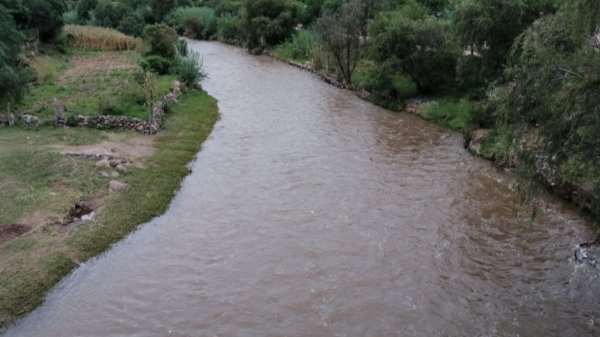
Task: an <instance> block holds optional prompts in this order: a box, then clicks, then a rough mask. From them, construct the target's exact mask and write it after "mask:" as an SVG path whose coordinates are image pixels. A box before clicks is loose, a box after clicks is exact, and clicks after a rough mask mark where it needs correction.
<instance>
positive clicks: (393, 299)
mask: <svg viewBox="0 0 600 337" xmlns="http://www.w3.org/2000/svg"><path fill="white" fill-rule="evenodd" d="M190 46H191V48H193V49H194V50H196V51H198V52H199V53H201V54H202V55H203V56H204V67H205V69H206V71H207V72H208V74H209V77H208V79H206V80H205V81H204V84H203V86H204V88H205V89H206V90H207V91H208V92H209V93H210V94H211V95H213V96H214V97H216V98H217V99H218V100H219V108H220V110H221V113H222V118H221V120H220V121H219V123H218V124H217V126H216V128H215V130H214V132H213V134H212V136H211V137H210V139H209V140H208V141H207V142H206V143H205V145H204V148H203V150H202V151H201V152H200V153H199V155H198V158H197V160H195V162H193V163H192V164H191V167H192V169H193V173H192V174H191V175H190V176H188V177H187V179H186V180H185V181H184V183H183V185H182V187H181V190H180V191H179V193H178V194H177V196H176V198H175V199H174V200H173V202H172V204H171V206H170V208H169V210H168V211H167V212H166V213H165V214H164V215H163V216H161V217H158V218H156V219H154V220H153V221H151V222H150V223H148V224H145V225H144V226H142V227H141V228H140V229H139V230H138V231H136V232H135V233H133V234H132V235H130V236H128V237H127V238H125V239H124V240H123V241H121V242H120V243H119V244H117V245H115V246H114V247H113V248H112V249H111V250H109V251H108V252H106V253H105V254H102V255H101V256H99V257H97V258H95V259H92V260H91V261H89V262H87V263H85V264H83V265H82V266H81V267H79V268H78V269H77V270H75V271H74V272H73V273H72V274H71V275H70V276H68V277H67V278H65V279H64V280H63V281H62V282H61V283H60V284H59V285H58V286H57V287H56V288H55V290H54V291H52V293H51V294H50V295H49V296H48V298H47V300H46V302H45V303H44V304H43V305H42V306H41V307H39V308H38V309H37V310H35V311H34V312H33V313H31V314H30V315H28V316H27V317H25V318H24V319H23V320H21V321H20V322H18V323H17V324H16V325H15V326H13V327H11V328H10V329H8V330H7V331H5V333H4V336H5V337H12V336H27V337H35V336H44V337H50V336H57V337H58V336H61V337H62V336H65V337H66V336H86V337H87V336H102V337H106V336H156V337H159V336H160V337H163V336H256V337H258V336H261V337H266V336H297V337H304V336H424V337H425V336H428V337H429V336H561V337H564V336H600V282H599V281H600V277H599V273H598V271H597V270H596V269H594V268H592V267H590V266H588V265H586V264H581V265H578V264H576V263H575V262H574V261H573V258H572V255H573V249H574V247H575V245H576V244H577V243H579V242H582V241H585V240H586V239H590V238H591V237H592V236H593V234H592V231H591V229H590V226H589V225H588V224H586V221H585V219H583V218H581V217H579V216H578V215H577V214H576V213H575V212H574V210H573V209H572V208H571V207H570V206H569V205H567V204H565V203H563V202H561V201H559V200H557V199H555V198H553V197H549V196H543V197H541V199H540V201H539V203H540V205H541V212H540V213H541V214H540V216H539V217H538V219H537V220H536V221H535V222H533V223H531V222H530V221H529V216H528V213H527V212H524V211H520V212H516V211H515V207H514V206H515V201H516V195H515V193H514V192H513V191H511V185H512V184H513V178H512V177H511V175H510V174H508V173H506V172H503V171H500V170H498V169H497V168H494V167H493V166H492V165H491V164H490V163H489V162H486V161H483V160H480V159H478V158H475V157H473V156H471V155H470V154H469V153H468V152H466V151H465V150H464V149H463V139H462V137H461V136H460V135H458V134H455V133H452V132H449V131H448V130H446V129H443V128H440V127H437V126H435V125H432V124H430V123H428V122H425V121H423V120H421V119H419V118H417V117H414V116H411V115H407V114H402V113H400V114H398V113H392V112H389V111H386V110H384V109H381V108H378V107H376V106H373V105H372V104H369V103H367V102H364V101H362V100H360V99H358V98H356V97H355V96H354V95H353V94H351V93H349V92H346V91H343V90H339V89H337V88H334V87H332V86H329V85H327V84H325V83H323V82H322V81H320V80H319V79H318V78H317V77H315V76H313V75H311V74H309V73H308V72H305V71H302V70H299V69H296V68H293V67H291V66H288V65H286V64H283V63H281V62H278V61H275V60H273V59H271V58H269V57H264V56H259V57H257V56H251V55H248V54H247V53H245V52H244V51H242V50H241V49H238V48H235V47H231V46H226V45H223V44H220V43H216V42H190Z"/></svg>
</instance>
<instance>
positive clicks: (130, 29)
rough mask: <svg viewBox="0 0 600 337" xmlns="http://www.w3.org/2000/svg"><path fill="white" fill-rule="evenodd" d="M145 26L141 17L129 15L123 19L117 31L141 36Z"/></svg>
mask: <svg viewBox="0 0 600 337" xmlns="http://www.w3.org/2000/svg"><path fill="white" fill-rule="evenodd" d="M145 25H146V23H145V22H144V19H142V17H140V16H139V15H137V14H134V13H130V14H128V15H127V16H125V17H124V18H123V20H122V21H121V22H120V23H119V26H118V27H117V29H118V30H119V31H120V32H122V33H125V34H127V35H131V36H141V35H142V33H143V32H144V26H145Z"/></svg>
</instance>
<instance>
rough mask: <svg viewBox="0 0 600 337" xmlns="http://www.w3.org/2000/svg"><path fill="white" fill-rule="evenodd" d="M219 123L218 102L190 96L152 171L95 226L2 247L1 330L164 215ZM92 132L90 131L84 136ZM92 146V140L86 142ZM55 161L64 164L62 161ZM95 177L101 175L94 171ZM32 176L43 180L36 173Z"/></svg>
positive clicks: (135, 179) (111, 203)
mask: <svg viewBox="0 0 600 337" xmlns="http://www.w3.org/2000/svg"><path fill="white" fill-rule="evenodd" d="M217 118H218V111H217V105H216V101H215V100H214V99H212V98H211V97H210V96H208V95H207V94H206V93H205V92H199V91H193V92H190V93H187V94H185V95H184V96H183V97H182V99H181V100H180V103H179V104H177V105H176V106H174V107H173V109H172V111H171V112H170V113H169V114H168V117H167V121H166V125H165V130H164V131H162V132H161V133H160V134H159V136H157V139H156V142H155V145H154V147H155V153H154V155H152V156H151V157H150V158H148V161H147V163H148V167H147V168H145V169H135V170H133V171H132V172H131V173H130V174H129V175H127V177H126V178H125V180H124V181H125V182H126V183H128V184H129V185H130V186H129V188H128V189H127V190H126V191H124V192H122V193H120V194H112V195H111V196H109V197H108V202H107V205H106V206H105V208H104V209H103V210H102V211H101V213H100V214H99V215H98V216H97V218H96V219H95V220H94V221H92V222H89V223H87V224H86V225H82V226H81V227H79V228H77V229H76V230H73V231H71V232H70V233H68V234H60V233H58V232H57V231H55V230H54V229H53V228H51V227H46V228H42V229H41V230H38V231H34V232H33V233H28V234H27V235H24V236H23V237H21V238H19V239H15V240H11V241H8V242H5V243H2V244H0V254H1V255H2V257H3V261H2V263H1V264H0V266H1V269H0V326H4V325H6V324H8V323H10V322H12V321H13V320H15V319H16V318H18V317H19V316H21V315H23V314H25V313H27V312H29V311H30V310H32V309H34V308H35V307H36V306H38V305H39V304H41V302H42V301H43V297H44V294H45V293H46V292H47V291H48V290H49V289H50V288H51V287H52V286H53V285H54V284H56V282H58V281H59V280H60V279H61V278H62V277H63V276H65V275H66V274H67V273H69V272H70V271H71V270H72V269H73V268H74V267H75V266H76V262H75V261H82V260H85V259H87V258H89V257H92V256H94V255H96V254H98V253H100V252H102V251H104V250H105V249H106V248H108V247H109V246H110V244H112V243H114V242H116V241H118V240H119V239H121V238H122V237H123V236H124V235H126V234H127V233H129V232H130V231H132V230H133V229H135V228H136V226H137V225H138V224H140V223H143V222H145V221H148V220H150V219H151V218H152V217H154V216H156V215H159V214H161V213H162V212H164V210H165V209H166V207H167V206H168V203H169V202H170V200H171V198H172V197H173V195H174V193H175V192H176V190H177V188H178V187H179V185H180V183H181V181H182V179H183V178H184V177H185V176H186V175H187V174H188V173H189V170H188V168H187V166H186V165H187V164H188V163H189V162H190V161H191V160H192V159H193V158H194V156H195V154H196V153H197V151H198V150H199V148H200V145H201V143H202V142H203V141H204V140H205V139H206V137H207V136H208V135H209V133H210V132H211V130H212V127H213V125H214V123H215V122H216V120H217ZM43 132H46V131H43ZM47 132H48V133H49V134H52V132H55V131H47ZM86 132H89V130H85V132H83V133H86ZM92 132H93V133H95V131H92ZM39 137H40V139H41V138H43V135H40V136H39ZM95 137H96V136H92V138H95ZM77 139H79V138H77ZM87 140H88V139H86V137H82V139H80V141H82V142H87ZM75 142H77V141H75ZM49 156H50V158H53V159H58V157H56V155H52V154H49ZM59 162H61V161H60V160H59ZM15 165H16V164H15ZM40 165H41V164H40ZM15 167H16V166H15ZM51 171H54V170H51ZM92 172H95V171H93V169H92ZM32 174H33V176H36V175H37V174H36V172H34V171H32ZM50 176H52V174H50ZM35 179H36V180H38V179H46V178H37V177H36V178H35ZM42 185H45V183H44V184H42ZM102 189H105V186H102ZM140 196H143V197H142V198H140Z"/></svg>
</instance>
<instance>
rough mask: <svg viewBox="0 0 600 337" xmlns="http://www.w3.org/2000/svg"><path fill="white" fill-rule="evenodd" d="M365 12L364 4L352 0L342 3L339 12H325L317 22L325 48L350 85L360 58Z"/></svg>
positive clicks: (345, 81) (344, 79) (342, 76)
mask: <svg viewBox="0 0 600 337" xmlns="http://www.w3.org/2000/svg"><path fill="white" fill-rule="evenodd" d="M363 14H364V4H362V3H361V2H360V1H352V2H349V3H347V4H344V5H342V7H341V9H340V11H339V14H332V13H324V14H323V16H322V17H321V18H319V20H317V24H316V31H317V33H318V34H319V36H320V38H321V41H322V42H323V45H324V46H325V49H326V50H327V51H328V52H329V53H331V55H332V56H333V58H334V60H335V64H336V67H337V71H338V72H339V74H340V75H341V78H342V80H343V81H344V83H346V84H347V85H349V86H351V85H352V74H353V73H354V70H355V69H356V65H357V64H358V60H359V58H360V52H361V48H360V47H361V36H362V29H363V27H362V22H361V19H362V17H363Z"/></svg>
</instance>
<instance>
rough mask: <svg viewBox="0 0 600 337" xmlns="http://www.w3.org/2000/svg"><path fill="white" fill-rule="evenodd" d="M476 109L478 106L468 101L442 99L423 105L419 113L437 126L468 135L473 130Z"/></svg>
mask: <svg viewBox="0 0 600 337" xmlns="http://www.w3.org/2000/svg"><path fill="white" fill-rule="evenodd" d="M476 109H477V105H476V104H475V103H474V102H472V101H469V100H467V99H455V98H441V99H439V100H436V101H434V102H430V103H426V104H423V105H422V106H421V107H420V108H419V112H418V113H419V114H420V115H421V116H422V117H423V118H425V119H427V120H430V121H432V122H434V123H436V124H439V125H443V126H446V127H449V128H451V129H453V130H456V131H460V132H463V133H467V132H469V131H470V129H471V128H472V121H473V115H474V113H475V112H476Z"/></svg>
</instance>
